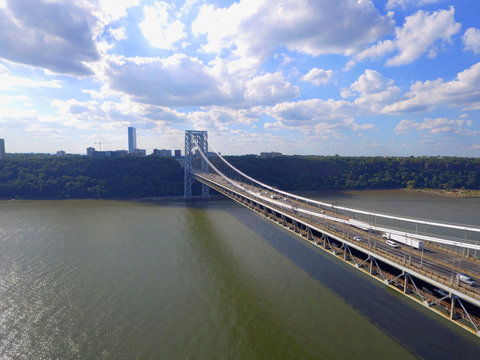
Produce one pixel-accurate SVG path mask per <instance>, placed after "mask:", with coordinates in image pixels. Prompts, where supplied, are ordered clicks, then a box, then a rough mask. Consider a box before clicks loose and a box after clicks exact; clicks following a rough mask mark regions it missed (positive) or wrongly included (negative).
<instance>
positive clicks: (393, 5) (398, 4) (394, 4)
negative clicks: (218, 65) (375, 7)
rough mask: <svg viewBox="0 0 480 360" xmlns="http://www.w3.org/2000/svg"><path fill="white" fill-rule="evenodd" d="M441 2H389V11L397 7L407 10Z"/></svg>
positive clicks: (407, 0)
mask: <svg viewBox="0 0 480 360" xmlns="http://www.w3.org/2000/svg"><path fill="white" fill-rule="evenodd" d="M439 1H441V0H388V2H387V5H386V7H387V9H393V8H396V7H401V8H402V9H406V8H407V7H408V6H423V5H428V4H434V3H437V2H439Z"/></svg>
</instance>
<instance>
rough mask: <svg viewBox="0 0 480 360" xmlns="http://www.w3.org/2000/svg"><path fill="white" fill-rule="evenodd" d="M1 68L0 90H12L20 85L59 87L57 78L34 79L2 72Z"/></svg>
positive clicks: (20, 86)
mask: <svg viewBox="0 0 480 360" xmlns="http://www.w3.org/2000/svg"><path fill="white" fill-rule="evenodd" d="M1 70H2V68H1V67H0V90H12V89H16V88H22V87H50V88H60V87H61V83H60V81H58V80H35V79H31V78H25V77H19V76H13V75H9V74H8V73H2V72H1Z"/></svg>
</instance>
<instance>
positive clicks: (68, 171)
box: [0, 155, 183, 199]
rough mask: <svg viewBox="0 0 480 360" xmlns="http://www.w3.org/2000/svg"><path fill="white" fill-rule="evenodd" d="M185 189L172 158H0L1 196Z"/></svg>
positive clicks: (122, 195)
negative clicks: (0, 159) (1, 159)
mask: <svg viewBox="0 0 480 360" xmlns="http://www.w3.org/2000/svg"><path fill="white" fill-rule="evenodd" d="M182 194H183V170H182V168H181V167H180V165H179V164H178V162H177V161H175V160H174V159H173V158H171V159H170V158H154V157H146V158H141V157H124V158H101V159H95V158H89V157H86V156H66V157H55V156H26V155H24V156H9V157H8V158H7V159H5V160H3V161H0V198H4V199H5V198H14V197H20V198H29V199H37V198H38V199H45V198H48V199H69V198H76V199H82V198H139V197H147V196H174V195H182Z"/></svg>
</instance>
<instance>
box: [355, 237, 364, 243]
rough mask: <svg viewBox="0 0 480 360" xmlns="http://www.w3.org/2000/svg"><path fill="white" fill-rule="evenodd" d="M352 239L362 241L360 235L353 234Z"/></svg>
mask: <svg viewBox="0 0 480 360" xmlns="http://www.w3.org/2000/svg"><path fill="white" fill-rule="evenodd" d="M353 240H356V241H360V242H362V241H363V239H362V238H361V237H360V236H354V237H353Z"/></svg>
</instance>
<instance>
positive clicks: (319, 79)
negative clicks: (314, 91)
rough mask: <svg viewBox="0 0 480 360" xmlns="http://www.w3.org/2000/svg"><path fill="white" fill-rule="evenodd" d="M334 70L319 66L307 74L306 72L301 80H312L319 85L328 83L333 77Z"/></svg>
mask: <svg viewBox="0 0 480 360" xmlns="http://www.w3.org/2000/svg"><path fill="white" fill-rule="evenodd" d="M332 74H333V71H332V70H323V69H319V68H313V69H311V70H310V71H309V72H308V73H307V74H305V75H304V76H303V77H302V78H301V80H302V81H307V82H311V83H312V84H315V85H317V86H319V85H322V84H326V83H327V82H328V81H329V80H330V78H331V77H332Z"/></svg>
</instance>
